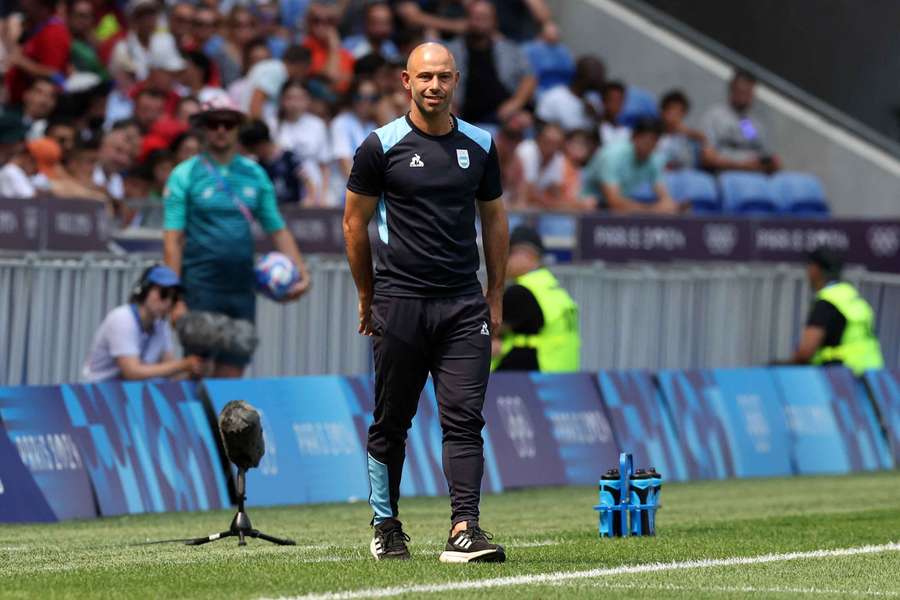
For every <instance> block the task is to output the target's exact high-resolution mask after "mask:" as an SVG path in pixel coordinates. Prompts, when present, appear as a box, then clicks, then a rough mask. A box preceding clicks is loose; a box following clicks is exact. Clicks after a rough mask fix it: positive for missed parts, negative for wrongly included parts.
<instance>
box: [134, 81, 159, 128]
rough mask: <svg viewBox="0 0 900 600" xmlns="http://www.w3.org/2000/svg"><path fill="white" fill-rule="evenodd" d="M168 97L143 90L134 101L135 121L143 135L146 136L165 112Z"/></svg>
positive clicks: (156, 92)
mask: <svg viewBox="0 0 900 600" xmlns="http://www.w3.org/2000/svg"><path fill="white" fill-rule="evenodd" d="M165 106H166V97H165V96H164V95H163V94H161V93H160V92H158V91H156V90H152V89H150V88H144V89H142V90H141V91H140V92H139V93H138V95H137V97H136V98H135V99H134V120H135V121H137V124H138V127H139V128H140V130H141V133H142V134H146V133H148V132H149V131H150V128H151V127H153V124H154V123H156V120H157V119H159V117H160V116H162V114H163V112H165Z"/></svg>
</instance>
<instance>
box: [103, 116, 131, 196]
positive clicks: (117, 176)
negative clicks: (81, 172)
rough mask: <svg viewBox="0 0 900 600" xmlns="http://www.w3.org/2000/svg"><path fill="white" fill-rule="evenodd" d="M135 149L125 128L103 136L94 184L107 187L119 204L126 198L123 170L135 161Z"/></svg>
mask: <svg viewBox="0 0 900 600" xmlns="http://www.w3.org/2000/svg"><path fill="white" fill-rule="evenodd" d="M135 152H136V151H135V150H134V149H132V142H130V141H129V139H128V133H126V131H125V129H124V128H122V129H113V130H112V131H110V132H108V133H107V134H106V135H104V136H103V140H102V141H101V142H100V150H99V152H98V153H97V164H96V166H95V167H94V173H93V180H94V185H96V186H97V187H100V188H102V189H105V190H106V192H107V193H108V194H109V196H110V197H111V198H112V199H113V202H114V204H117V203H119V202H121V201H122V200H124V199H125V187H124V182H123V181H122V172H123V171H125V170H127V169H129V168H130V167H131V165H132V164H133V163H134V158H133V157H134V156H135Z"/></svg>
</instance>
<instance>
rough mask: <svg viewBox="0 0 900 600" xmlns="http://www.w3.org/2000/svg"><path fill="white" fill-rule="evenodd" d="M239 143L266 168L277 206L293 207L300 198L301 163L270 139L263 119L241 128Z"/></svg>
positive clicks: (301, 191) (301, 190) (301, 189)
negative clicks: (273, 188)
mask: <svg viewBox="0 0 900 600" xmlns="http://www.w3.org/2000/svg"><path fill="white" fill-rule="evenodd" d="M239 139H240V142H241V146H242V147H243V148H244V150H245V152H246V153H247V154H249V155H250V156H252V157H253V158H254V159H255V160H256V162H258V163H259V165H260V166H261V167H262V168H263V169H265V171H266V174H267V175H268V176H269V179H271V180H272V185H273V186H275V197H276V198H277V199H278V204H279V205H285V204H286V205H293V206H296V205H298V204H300V203H301V202H302V201H303V199H304V198H303V196H304V185H303V178H304V175H303V166H302V164H301V163H300V159H299V158H297V155H295V154H294V153H293V152H292V151H290V150H284V149H283V148H281V147H280V146H278V144H276V143H275V142H273V141H272V137H271V135H270V133H269V128H268V126H267V125H266V124H265V123H263V122H262V121H250V122H249V123H247V124H246V125H245V126H244V127H242V128H241V133H240V138H239Z"/></svg>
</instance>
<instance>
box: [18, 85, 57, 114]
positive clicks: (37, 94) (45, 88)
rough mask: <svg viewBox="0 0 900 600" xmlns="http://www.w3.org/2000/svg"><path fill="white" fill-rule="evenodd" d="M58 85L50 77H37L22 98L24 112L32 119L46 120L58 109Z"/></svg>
mask: <svg viewBox="0 0 900 600" xmlns="http://www.w3.org/2000/svg"><path fill="white" fill-rule="evenodd" d="M56 95H57V90H56V84H54V83H53V81H51V80H50V79H49V78H48V77H37V78H36V79H34V80H33V81H32V82H31V85H30V86H28V89H27V90H25V95H24V96H23V97H22V102H23V106H22V109H23V110H22V112H23V113H24V114H25V116H26V117H28V118H30V119H34V120H37V119H46V118H47V117H48V116H49V115H50V113H52V112H53V109H54V108H55V107H56Z"/></svg>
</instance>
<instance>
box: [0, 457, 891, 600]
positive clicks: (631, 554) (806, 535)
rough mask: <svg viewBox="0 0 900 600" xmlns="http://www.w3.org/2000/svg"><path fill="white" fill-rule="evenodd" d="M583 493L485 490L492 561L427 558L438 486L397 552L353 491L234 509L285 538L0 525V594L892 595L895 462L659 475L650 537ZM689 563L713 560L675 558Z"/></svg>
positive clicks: (197, 528) (128, 520)
mask: <svg viewBox="0 0 900 600" xmlns="http://www.w3.org/2000/svg"><path fill="white" fill-rule="evenodd" d="M249 491H250V493H251V494H252V492H253V490H252V489H251V490H249ZM596 500H597V496H596V490H595V489H593V488H590V487H569V488H545V489H533V490H521V491H510V492H507V493H504V494H500V495H496V496H487V497H485V498H484V501H483V504H482V526H483V527H484V528H485V529H488V530H490V531H493V532H494V533H495V538H496V540H497V541H499V542H501V543H504V544H505V545H506V547H507V552H508V557H509V560H508V562H507V563H506V564H501V565H495V564H484V565H444V564H441V563H439V562H438V560H437V556H438V554H439V552H440V550H441V549H442V546H443V543H444V541H445V540H446V534H447V515H448V506H447V499H446V498H416V499H406V500H404V501H403V502H402V504H401V511H402V518H403V521H404V523H405V526H406V530H407V532H408V533H409V534H410V536H411V537H412V544H411V550H412V553H413V560H411V561H409V562H403V563H376V562H375V561H374V560H372V559H371V557H370V556H369V554H368V543H369V539H370V535H371V533H370V530H369V528H368V520H369V511H368V507H367V506H366V505H365V504H364V503H354V504H330V505H319V506H301V507H279V508H270V509H259V508H257V509H251V510H250V516H251V517H252V519H253V524H254V526H256V527H258V528H260V529H262V530H264V531H267V532H270V533H272V534H275V535H286V536H290V537H293V538H294V539H295V540H297V543H298V545H297V546H296V547H275V546H270V545H268V544H266V543H264V542H259V541H254V540H251V541H250V545H249V546H247V547H245V548H239V547H237V545H236V541H234V540H225V541H219V542H215V543H213V544H209V545H207V546H202V547H186V546H182V545H178V544H170V545H155V546H137V545H133V544H136V543H139V542H144V541H147V540H155V539H164V538H172V537H186V536H189V535H205V534H208V533H211V532H213V531H218V530H221V529H224V528H226V527H227V524H228V522H229V520H230V518H231V513H229V512H226V511H220V512H212V513H202V514H183V513H182V514H161V515H146V516H134V517H121V518H111V519H100V520H95V521H84V522H67V523H61V524H52V525H28V526H19V525H15V526H14V525H3V526H0V598H41V599H45V598H49V599H52V598H116V599H118V598H216V599H220V598H240V599H248V600H249V599H256V598H278V597H301V596H304V595H309V596H311V597H315V598H332V599H335V600H336V599H337V598H347V599H349V598H368V597H403V598H421V597H425V598H438V597H440V598H454V599H459V598H487V597H503V598H507V597H509V598H601V597H602V598H622V597H626V598H653V599H659V598H742V597H746V596H748V595H750V594H754V595H756V596H757V597H765V598H770V597H771V598H787V597H810V598H831V597H833V598H847V597H850V598H866V597H872V598H884V597H888V598H890V597H898V598H900V545H897V544H896V542H900V472H896V471H895V472H889V473H878V474H866V475H858V476H852V477H806V478H792V479H768V480H741V481H723V482H700V483H686V484H668V485H665V486H664V488H663V495H662V501H663V504H664V508H663V510H662V511H661V512H660V514H659V517H658V528H659V535H658V536H657V537H656V538H631V539H620V540H601V539H599V538H598V537H597V530H596V513H595V512H594V511H593V510H591V507H592V505H593V504H595V503H596ZM867 546H868V549H867V550H864V551H862V552H861V551H859V550H858V549H859V548H865V547H867ZM822 550H836V551H835V552H830V553H826V552H820V553H819V554H815V553H814V552H815V551H822ZM789 553H798V554H795V555H793V556H791V555H789ZM760 556H765V557H767V558H763V559H758V560H757V559H755V560H754V561H749V560H742V559H746V557H760ZM700 559H719V560H718V562H706V563H703V562H698V563H691V562H687V561H696V560H700ZM653 563H664V564H662V565H659V566H657V567H651V568H647V567H638V568H633V569H627V568H623V567H625V566H634V565H649V564H653ZM459 583H462V584H463V585H462V586H456V587H454V585H455V584H459ZM414 586H418V587H414Z"/></svg>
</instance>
